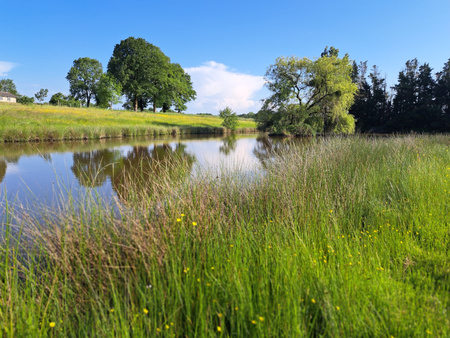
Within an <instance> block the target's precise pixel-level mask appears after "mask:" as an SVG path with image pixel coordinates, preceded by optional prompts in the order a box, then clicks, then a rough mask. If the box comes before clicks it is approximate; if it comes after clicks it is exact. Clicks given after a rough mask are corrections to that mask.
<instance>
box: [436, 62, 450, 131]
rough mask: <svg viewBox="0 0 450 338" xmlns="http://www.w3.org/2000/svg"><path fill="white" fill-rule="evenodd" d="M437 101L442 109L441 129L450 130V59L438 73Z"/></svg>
mask: <svg viewBox="0 0 450 338" xmlns="http://www.w3.org/2000/svg"><path fill="white" fill-rule="evenodd" d="M436 76H437V84H436V103H437V104H438V106H439V110H440V112H439V113H440V114H439V116H440V118H439V120H440V123H439V128H438V130H439V131H445V132H449V131H450V59H449V60H448V61H447V62H446V63H445V65H444V68H443V69H442V71H441V72H439V73H437V74H436Z"/></svg>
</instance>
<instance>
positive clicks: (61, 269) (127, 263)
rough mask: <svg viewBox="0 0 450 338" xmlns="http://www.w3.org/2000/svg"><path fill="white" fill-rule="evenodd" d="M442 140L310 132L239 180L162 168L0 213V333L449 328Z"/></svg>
mask: <svg viewBox="0 0 450 338" xmlns="http://www.w3.org/2000/svg"><path fill="white" fill-rule="evenodd" d="M449 144H450V138H449V137H448V136H433V137H427V136H407V137H393V138H389V139H364V138H331V139H320V140H315V141H312V142H311V143H310V144H308V145H305V146H303V147H302V148H294V147H290V148H289V149H288V150H286V151H284V152H281V153H280V154H278V155H276V157H275V159H274V160H273V161H270V162H267V168H266V170H265V172H264V173H262V172H255V173H254V174H253V175H252V176H251V177H252V178H251V179H245V178H244V176H243V175H240V173H238V172H228V173H224V174H223V175H222V176H219V177H217V176H216V175H212V172H209V171H206V172H204V173H203V176H202V175H200V176H199V177H197V178H195V179H194V180H193V179H189V180H181V181H180V180H179V179H180V177H183V175H185V173H183V170H184V169H183V168H184V166H183V165H177V164H176V162H173V164H172V165H173V167H171V168H172V170H178V176H177V177H178V179H177V180H172V179H171V177H167V178H166V179H164V180H159V181H152V179H151V177H152V175H148V174H145V175H143V176H142V177H143V179H145V183H146V184H145V185H143V184H142V183H144V182H139V181H140V180H137V181H138V182H137V185H136V186H134V187H131V188H130V186H128V187H129V188H128V189H130V194H131V195H133V196H135V198H132V199H128V200H127V201H121V202H117V204H115V205H114V204H111V203H106V202H105V201H103V200H102V199H100V198H98V197H97V196H95V195H93V196H86V199H87V200H86V201H83V202H82V203H81V205H82V206H83V207H80V206H79V205H78V204H77V203H74V202H70V201H68V202H66V203H63V204H62V205H61V207H60V209H58V210H44V208H43V209H42V212H41V219H42V220H43V221H42V220H41V222H40V225H38V224H37V222H36V221H35V220H34V219H33V217H32V216H29V214H30V213H29V212H28V211H27V210H24V209H23V208H16V209H14V210H9V213H8V215H9V216H8V217H10V218H9V219H8V220H6V221H4V232H5V234H4V236H3V238H2V240H3V243H2V245H1V251H0V261H1V265H0V268H1V269H0V270H1V271H0V292H1V297H0V327H1V330H2V331H0V332H2V334H3V335H5V336H27V335H28V336H39V335H43V336H45V335H48V336H156V335H161V336H220V335H226V336H228V335H233V336H276V337H279V336H319V335H323V336H381V337H389V336H394V337H411V336H427V335H429V336H448V335H450V329H449V328H450V319H449V313H448V311H449V306H450V294H449V291H450V290H449V288H450V278H449V273H450V261H449V259H448V257H449V248H450V232H449V219H450V218H449V206H450V203H449V192H450V185H449V184H448V181H449V175H450V154H449V151H448V150H449ZM169 165H170V164H169ZM149 178H150V179H149ZM180 182H181V183H180ZM25 236H27V238H26V239H25V238H24V237H25Z"/></svg>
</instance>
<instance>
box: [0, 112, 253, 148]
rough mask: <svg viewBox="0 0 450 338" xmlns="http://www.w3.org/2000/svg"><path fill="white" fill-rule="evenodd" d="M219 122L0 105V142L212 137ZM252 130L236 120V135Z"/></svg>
mask: <svg viewBox="0 0 450 338" xmlns="http://www.w3.org/2000/svg"><path fill="white" fill-rule="evenodd" d="M221 123H222V119H220V118H219V117H218V116H201V115H188V114H177V113H156V114H154V113H148V112H145V113H135V112H130V111H123V110H106V109H97V108H69V107H56V106H49V105H30V106H26V105H21V104H0V140H1V141H30V140H31V141H34V140H74V139H100V138H113V137H123V136H159V135H167V134H213V133H223V132H224V128H223V127H222V126H221ZM255 128H256V124H255V122H254V121H253V120H249V119H240V120H239V126H238V129H239V130H238V132H245V131H255Z"/></svg>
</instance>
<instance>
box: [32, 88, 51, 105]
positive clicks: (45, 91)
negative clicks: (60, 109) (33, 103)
mask: <svg viewBox="0 0 450 338" xmlns="http://www.w3.org/2000/svg"><path fill="white" fill-rule="evenodd" d="M47 95H48V89H41V90H39V91H38V92H37V93H36V94H34V97H35V98H36V100H38V101H39V102H40V103H42V102H43V101H44V99H45V98H46V97H47Z"/></svg>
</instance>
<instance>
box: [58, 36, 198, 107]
mask: <svg viewBox="0 0 450 338" xmlns="http://www.w3.org/2000/svg"><path fill="white" fill-rule="evenodd" d="M66 79H67V80H68V81H69V83H70V93H71V95H72V96H73V97H75V98H76V99H79V100H83V101H85V102H86V105H87V106H88V107H89V105H90V103H91V101H92V100H95V102H96V104H97V106H100V107H112V105H113V104H116V103H118V102H119V98H120V97H121V96H122V95H125V96H126V98H127V101H126V102H125V104H124V107H125V108H128V109H130V108H131V109H133V110H134V111H138V109H139V110H141V111H143V110H144V109H145V108H146V107H147V106H149V105H150V106H151V109H152V110H153V112H156V109H157V108H162V111H164V112H166V111H169V110H171V109H172V108H173V109H174V110H176V111H178V112H182V111H184V110H186V108H187V107H186V103H187V102H189V101H190V100H193V99H195V97H196V92H195V91H194V89H193V87H192V82H191V78H190V76H189V74H187V73H185V71H184V70H183V68H182V67H181V66H180V65H179V64H178V63H172V62H171V61H170V58H169V57H168V56H166V55H165V54H164V53H163V52H162V51H161V49H160V48H159V47H157V46H155V45H153V44H151V43H149V42H147V41H145V40H144V39H142V38H137V39H136V38H134V37H129V38H128V39H125V40H122V41H121V42H120V43H119V44H117V45H116V46H115V47H114V51H113V55H112V57H111V58H110V60H109V62H108V67H107V72H106V73H103V67H102V64H101V63H100V62H99V61H98V60H95V59H90V58H87V57H84V58H79V59H77V60H75V61H74V62H73V66H72V68H70V70H69V73H68V74H67V77H66Z"/></svg>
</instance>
